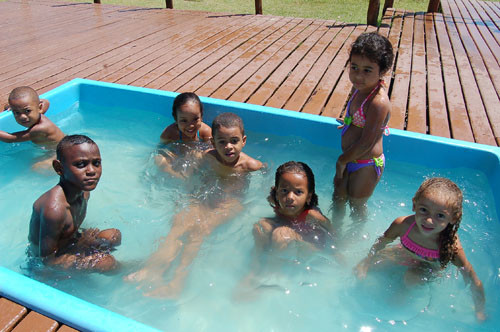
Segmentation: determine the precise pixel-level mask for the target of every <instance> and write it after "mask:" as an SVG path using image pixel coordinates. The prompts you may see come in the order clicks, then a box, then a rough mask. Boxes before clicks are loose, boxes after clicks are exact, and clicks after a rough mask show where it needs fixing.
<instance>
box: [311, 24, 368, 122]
mask: <svg viewBox="0 0 500 332" xmlns="http://www.w3.org/2000/svg"><path fill="white" fill-rule="evenodd" d="M354 29H356V31H355V30H354ZM364 29H365V27H354V26H345V27H343V28H342V30H341V31H340V33H339V34H338V35H337V38H336V42H335V43H334V44H332V47H333V49H332V52H334V53H336V56H335V58H334V59H333V61H332V62H331V63H330V65H329V67H328V68H327V70H326V72H325V74H324V75H323V77H322V78H321V80H320V81H319V83H318V85H317V86H316V88H315V89H314V91H313V92H312V93H311V97H310V98H309V100H308V101H307V102H306V104H305V105H304V107H303V108H302V112H305V113H310V114H318V115H319V114H322V115H325V116H333V117H336V115H334V114H330V113H328V111H327V112H326V113H325V111H324V108H325V105H326V104H327V103H328V99H329V98H330V95H331V93H332V91H333V89H334V88H335V86H336V85H337V81H338V79H339V77H340V75H341V74H342V71H343V70H344V67H345V65H346V63H347V61H348V60H349V52H348V48H349V46H350V45H351V44H352V42H353V41H354V40H355V39H356V38H357V37H358V36H359V34H360V33H361V32H363V31H364Z"/></svg>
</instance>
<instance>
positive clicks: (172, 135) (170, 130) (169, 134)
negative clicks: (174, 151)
mask: <svg viewBox="0 0 500 332" xmlns="http://www.w3.org/2000/svg"><path fill="white" fill-rule="evenodd" d="M160 140H161V142H162V143H164V144H167V143H171V142H175V141H178V140H179V129H177V125H176V124H175V123H172V124H171V125H169V126H168V127H167V128H165V129H164V130H163V132H162V133H161V135H160Z"/></svg>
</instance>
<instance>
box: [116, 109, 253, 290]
mask: <svg viewBox="0 0 500 332" xmlns="http://www.w3.org/2000/svg"><path fill="white" fill-rule="evenodd" d="M212 133H213V139H212V144H213V146H214V148H212V149H210V150H207V151H205V152H204V153H203V155H202V157H201V161H200V166H199V168H200V171H201V172H199V173H200V177H201V178H200V180H201V185H200V188H199V193H197V194H193V197H194V198H193V199H192V200H191V202H190V204H189V206H188V207H187V208H185V209H184V210H182V211H181V212H179V213H178V214H176V215H175V216H174V217H173V221H172V227H171V229H170V231H169V233H168V235H167V238H166V239H165V241H164V242H163V243H162V244H161V245H160V247H159V248H158V250H157V251H156V252H155V253H153V254H152V255H151V257H150V258H149V259H148V261H147V262H146V264H145V266H144V267H143V268H142V269H140V270H139V271H136V272H134V273H131V274H129V275H128V276H126V277H125V280H126V281H136V282H145V283H146V285H147V286H148V287H149V288H148V292H146V293H145V295H147V296H155V297H168V298H175V297H177V296H178V295H179V294H180V293H181V291H182V289H183V287H184V283H185V280H186V278H187V276H188V274H189V269H190V265H191V263H192V262H193V260H194V259H195V258H196V256H197V254H198V251H199V250H200V247H201V246H202V244H203V241H204V239H205V238H206V237H207V236H209V235H210V234H211V233H212V232H213V231H214V230H215V229H216V228H217V227H218V226H220V225H222V224H224V223H226V222H228V221H229V220H231V219H233V218H234V217H235V216H236V215H237V214H238V213H240V212H241V211H242V209H243V206H242V204H241V198H242V194H243V192H244V190H245V189H246V185H247V180H246V175H247V174H248V173H250V172H253V171H257V170H259V169H261V168H262V167H263V164H262V163H261V162H260V161H258V160H256V159H254V158H252V157H250V156H248V155H246V154H245V153H243V152H242V149H243V147H244V146H245V144H246V139H247V137H246V136H245V131H244V128H243V121H242V120H241V118H240V117H239V116H237V115H236V114H233V113H222V114H220V115H218V116H217V117H216V118H215V119H214V121H213V123H212ZM207 170H209V172H206V171H207ZM207 192H208V193H209V196H208V197H205V195H206V193H207ZM177 257H179V258H180V259H179V265H178V266H177V267H176V269H175V271H174V273H173V276H172V278H171V279H170V281H168V282H165V280H164V277H165V276H164V274H165V272H166V271H167V270H168V269H169V267H170V265H171V263H172V262H174V260H176V258H177ZM142 286H145V285H142Z"/></svg>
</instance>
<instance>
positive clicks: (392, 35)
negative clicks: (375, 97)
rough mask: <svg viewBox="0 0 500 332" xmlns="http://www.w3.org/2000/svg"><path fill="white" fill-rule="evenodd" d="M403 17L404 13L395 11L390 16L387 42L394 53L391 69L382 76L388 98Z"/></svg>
mask: <svg viewBox="0 0 500 332" xmlns="http://www.w3.org/2000/svg"><path fill="white" fill-rule="evenodd" d="M403 16H404V11H402V10H395V11H394V13H393V16H392V24H391V29H390V31H389V36H388V38H389V41H390V42H391V44H392V48H393V51H394V61H393V63H392V67H391V68H390V69H389V70H388V71H387V73H386V74H385V75H384V78H383V80H384V82H385V84H386V86H387V87H388V89H389V97H390V96H391V88H392V85H393V75H394V71H395V68H396V59H397V54H398V49H399V41H400V39H401V32H402V31H403Z"/></svg>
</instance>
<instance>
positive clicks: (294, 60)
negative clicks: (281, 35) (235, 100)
mask: <svg viewBox="0 0 500 332" xmlns="http://www.w3.org/2000/svg"><path fill="white" fill-rule="evenodd" d="M325 25H326V24H325V23H322V24H319V25H318V29H316V30H315V31H314V32H313V33H312V34H311V35H310V36H309V37H308V38H307V39H306V40H305V41H304V42H303V43H301V44H300V45H299V46H298V47H297V48H296V49H295V50H293V52H292V53H291V54H290V56H289V57H288V58H286V59H285V60H284V61H283V62H282V63H280V64H279V66H278V67H277V68H276V70H274V72H273V73H272V74H271V75H270V76H269V77H268V78H267V79H266V81H265V82H264V84H262V85H261V86H260V87H259V88H258V89H257V91H256V92H255V93H254V94H253V95H252V96H251V97H250V98H249V99H248V100H247V102H248V103H250V104H256V105H264V104H265V103H266V102H267V100H269V98H270V97H271V96H272V95H273V94H274V93H275V91H276V90H277V88H278V87H279V86H280V85H281V84H282V83H283V82H284V80H285V79H286V78H287V76H288V75H290V73H291V72H292V70H293V69H294V68H295V66H297V64H298V63H299V62H300V60H301V59H302V58H303V57H304V56H305V55H306V54H307V53H308V52H309V50H310V49H311V48H312V47H313V46H314V45H315V44H316V42H317V41H318V40H319V39H320V38H321V37H322V36H323V35H324V34H325V33H326V29H325Z"/></svg>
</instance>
